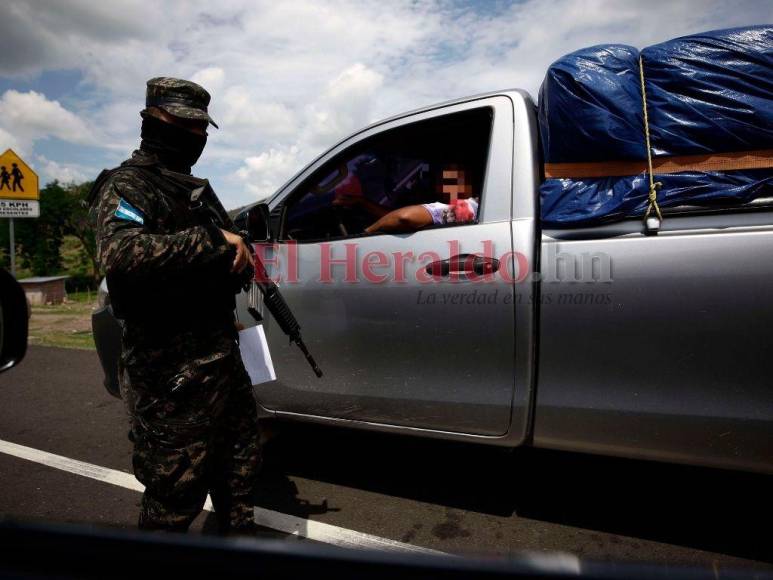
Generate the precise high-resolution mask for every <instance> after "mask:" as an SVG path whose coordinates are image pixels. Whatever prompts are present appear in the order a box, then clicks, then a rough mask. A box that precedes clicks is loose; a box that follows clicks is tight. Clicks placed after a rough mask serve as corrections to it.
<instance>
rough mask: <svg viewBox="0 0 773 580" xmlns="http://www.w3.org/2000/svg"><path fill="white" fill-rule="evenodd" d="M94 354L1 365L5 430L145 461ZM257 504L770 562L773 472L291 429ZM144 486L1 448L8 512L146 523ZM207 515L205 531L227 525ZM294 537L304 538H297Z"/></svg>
mask: <svg viewBox="0 0 773 580" xmlns="http://www.w3.org/2000/svg"><path fill="white" fill-rule="evenodd" d="M101 378H102V377H101V369H100V367H99V361H98V359H97V356H96V354H95V353H93V352H90V351H77V350H64V349H56V348H44V347H31V348H30V350H29V352H28V355H27V358H26V359H25V361H24V362H23V363H22V365H21V366H19V367H17V368H15V369H13V370H11V371H10V372H7V373H5V374H3V375H0V439H2V440H4V441H10V442H13V443H17V444H20V445H25V446H28V447H32V448H35V449H40V450H43V451H47V452H51V453H56V454H59V455H63V456H66V457H69V458H72V459H77V460H81V461H85V462H88V463H91V464H95V465H99V466H102V467H108V468H112V469H115V470H121V471H124V472H129V471H130V466H131V444H130V443H129V441H128V440H127V438H126V431H127V423H126V419H125V416H124V412H123V407H122V404H121V402H120V401H118V400H117V399H114V398H112V397H110V396H109V395H108V394H107V392H106V391H105V390H104V389H103V387H102V386H101ZM272 427H273V428H272V430H273V431H274V432H275V433H276V435H275V437H273V438H272V439H271V440H270V442H269V443H268V444H267V445H266V452H265V456H266V462H265V467H264V470H263V476H262V485H261V487H260V489H259V490H258V492H257V493H256V499H255V501H256V505H259V506H261V507H264V508H268V509H271V510H275V511H278V512H282V513H285V514H291V515H294V516H298V517H302V518H307V519H309V520H314V521H320V522H324V523H328V524H333V525H335V526H340V527H342V528H346V529H348V530H354V531H357V532H362V533H367V534H371V535H375V536H379V537H382V538H387V539H392V540H397V541H400V542H404V543H409V544H413V545H417V546H423V547H427V548H432V549H436V550H442V551H445V552H452V553H462V554H475V555H488V554H496V555H503V554H511V553H513V552H520V551H538V552H543V551H560V552H566V553H570V554H574V555H577V556H579V557H580V558H583V559H589V560H618V561H648V562H654V563H666V562H668V563H672V564H680V565H702V566H704V565H708V566H714V567H718V568H723V567H744V568H745V567H754V568H768V569H769V568H770V567H771V563H773V536H771V534H770V533H769V525H770V521H771V520H772V517H771V516H773V502H771V501H770V490H771V483H772V482H773V478H771V477H768V476H761V475H752V474H743V473H733V472H723V471H718V470H709V469H701V468H694V467H682V466H671V465H662V464H657V463H650V462H639V461H628V460H619V459H607V458H600V457H592V456H582V455H574V454H565V453H556V452H544V451H529V450H527V451H519V452H515V453H512V452H505V451H502V450H498V449H488V448H484V447H478V446H467V445H460V444H456V443H454V444H450V443H443V442H437V441H422V440H417V439H413V438H407V437H395V436H384V435H376V434H363V433H359V432H354V431H348V430H343V429H329V428H328V429H326V428H320V427H310V426H298V425H285V424H276V425H273V426H272ZM139 498H140V495H139V493H137V492H135V491H131V490H128V489H123V488H120V487H116V486H113V485H110V484H107V483H103V482H99V481H94V480H90V479H87V478H85V477H82V476H79V475H74V474H70V473H66V472H63V471H58V470H56V469H54V468H52V467H48V466H45V465H40V464H37V463H33V462H30V461H27V460H24V459H18V458H16V457H11V456H8V455H6V454H3V453H0V514H2V515H8V516H12V517H17V518H25V519H33V520H49V521H56V522H78V523H89V524H98V525H105V526H114V527H132V526H134V523H135V521H136V516H137V511H138V505H139ZM213 528H214V522H213V516H212V515H211V514H209V515H207V514H202V516H200V518H199V519H198V520H197V521H196V523H195V524H194V531H195V532H196V533H211V532H212V530H213ZM287 539H288V541H295V540H291V538H290V537H287Z"/></svg>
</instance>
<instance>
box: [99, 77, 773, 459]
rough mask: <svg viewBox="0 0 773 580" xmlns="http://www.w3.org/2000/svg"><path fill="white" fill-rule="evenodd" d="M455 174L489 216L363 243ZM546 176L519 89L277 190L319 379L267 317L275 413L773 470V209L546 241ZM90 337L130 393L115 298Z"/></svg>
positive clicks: (372, 144) (261, 391)
mask: <svg viewBox="0 0 773 580" xmlns="http://www.w3.org/2000/svg"><path fill="white" fill-rule="evenodd" d="M447 167H455V168H456V169H457V170H461V171H464V172H465V173H466V174H467V175H468V176H469V179H470V180H471V184H472V192H473V195H474V196H475V199H476V200H477V201H479V210H478V212H477V215H476V217H475V219H474V220H472V221H460V222H459V223H453V222H452V223H448V224H445V225H442V226H438V227H426V228H423V229H420V230H418V231H414V232H410V233H399V234H394V233H391V234H366V233H365V232H364V230H365V228H366V227H367V225H368V224H369V223H371V222H373V221H374V219H375V217H374V210H373V206H374V205H377V206H381V207H383V208H385V209H384V211H387V210H391V209H394V208H400V207H404V206H406V205H409V204H418V203H431V202H433V201H438V199H437V198H438V195H439V193H438V191H439V189H440V186H439V185H438V183H442V179H443V176H444V172H445V171H446V169H445V168H447ZM540 181H541V160H540V154H539V146H538V130H537V119H536V112H535V106H534V103H533V102H532V100H531V98H530V97H529V95H528V94H527V93H525V92H522V91H517V90H513V91H503V92H497V93H491V94H484V95H478V96H474V97H469V98H465V99H460V100H456V101H452V102H448V103H443V104H440V105H437V106H432V107H427V108H424V109H420V110H417V111H413V112H410V113H406V114H403V115H399V116H397V117H393V118H390V119H387V120H385V121H382V122H379V123H376V124H374V125H371V126H369V127H367V128H365V129H363V130H362V131H359V132H357V133H355V134H354V135H352V136H350V137H348V138H347V139H344V140H343V141H341V142H340V143H338V144H337V145H336V146H335V147H333V148H332V149H330V150H329V151H327V152H326V153H324V154H323V155H321V156H320V157H319V158H318V159H316V160H315V161H314V162H313V163H311V164H310V165H309V166H307V167H306V168H305V169H303V170H302V171H301V172H300V173H298V174H297V175H296V176H295V177H293V178H292V179H291V180H290V181H289V182H287V183H286V184H285V185H284V186H283V187H281V188H280V189H279V191H278V192H277V193H276V194H275V195H274V196H273V197H271V198H270V199H269V200H268V202H267V207H265V206H264V207H263V208H262V215H265V212H266V209H267V210H268V211H269V212H270V227H271V232H272V234H271V238H272V239H271V242H272V244H268V245H263V246H261V248H262V249H263V257H264V259H265V261H266V264H267V266H268V267H269V269H270V271H271V273H272V275H274V276H275V278H276V279H278V280H279V285H280V288H281V291H282V293H283V294H284V297H285V298H286V300H287V302H288V303H289V305H290V306H291V308H292V309H293V311H294V313H295V315H296V317H297V319H298V320H299V321H300V323H301V325H302V327H303V334H304V339H305V340H306V342H307V344H308V346H309V349H310V351H311V352H312V353H313V354H314V356H315V358H316V359H317V361H318V362H319V365H320V366H321V367H322V369H323V370H324V372H325V374H324V377H323V378H321V379H318V378H317V377H315V376H314V374H313V373H312V372H311V370H310V369H309V368H308V367H307V366H306V363H305V361H304V360H303V358H302V356H301V354H300V352H299V351H298V350H297V349H296V348H295V347H294V346H292V345H288V344H287V340H286V337H285V335H284V334H283V333H282V332H281V331H280V330H279V328H278V327H277V326H276V324H275V322H274V321H273V320H272V319H271V318H270V316H268V315H266V319H265V321H264V323H263V325H264V328H265V331H266V334H267V337H268V341H269V345H270V350H271V355H272V357H273V362H274V365H275V368H276V375H277V380H275V381H271V382H268V383H264V384H260V385H257V386H256V388H255V392H256V395H257V398H258V401H259V404H260V406H261V407H262V409H263V411H264V412H265V414H266V415H271V416H275V417H281V418H285V419H293V420H298V421H313V422H317V423H324V424H330V425H342V426H347V427H353V428H359V429H371V430H379V431H385V432H392V433H401V434H410V435H416V436H422V437H435V438H441V439H450V440H458V441H467V442H476V443H481V444H488V445H499V446H507V447H514V446H520V445H532V446H535V447H545V448H555V449H563V450H571V451H579V452H589V453H599V454H609V455H618V456H625V457H635V458H647V459H655V460H662V461H672V462H679V463H693V464H702V465H711V466H717V467H723V468H733V469H742V470H751V471H766V472H773V383H772V382H771V381H772V380H773V352H771V346H770V343H769V342H768V341H769V336H770V335H771V334H772V333H773V307H772V306H771V304H770V302H771V296H773V260H771V256H773V207H772V206H771V205H766V204H765V203H764V202H761V203H757V204H753V205H752V206H748V205H747V206H744V207H735V208H734V207H728V208H725V209H714V210H706V209H698V208H691V207H683V208H677V209H672V210H669V212H667V213H666V214H665V219H664V221H663V224H662V226H661V229H660V232H659V233H658V234H657V235H646V234H645V231H644V228H643V225H642V222H641V219H638V218H637V219H630V220H622V221H618V222H616V223H613V224H606V225H600V226H595V227H585V228H573V229H566V228H564V229H546V228H543V227H542V226H541V224H540V219H539V215H540V210H539V196H538V187H539V184H540ZM356 195H362V196H365V197H366V198H367V199H368V200H369V202H368V203H367V204H357V205H355V204H348V205H346V204H344V205H342V204H340V203H335V202H334V200H336V199H340V198H341V197H342V196H343V197H349V198H351V197H352V196H356ZM433 196H435V197H434V198H433ZM446 201H447V200H446ZM366 209H368V211H365V210H366ZM377 209H378V208H377ZM247 215H250V210H247V211H246V212H244V215H243V216H242V217H244V216H247ZM107 302H109V299H108V300H107ZM237 314H238V316H239V318H240V320H241V321H242V322H249V321H250V317H249V315H248V314H247V313H246V299H245V297H244V296H242V297H240V300H239V307H238V311H237ZM94 330H95V338H96V341H97V346H98V350H99V354H100V357H101V360H102V363H103V366H104V368H105V371H106V375H107V381H106V384H107V385H108V387H109V388H110V389H111V392H113V393H116V392H117V390H116V388H115V360H116V357H117V353H118V349H119V345H118V340H119V339H118V335H117V330H118V326H117V323H116V322H115V320H114V319H113V318H112V315H111V314H110V310H109V306H106V307H105V308H102V309H100V310H99V311H97V312H96V313H95V315H94Z"/></svg>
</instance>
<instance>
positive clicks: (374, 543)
mask: <svg viewBox="0 0 773 580" xmlns="http://www.w3.org/2000/svg"><path fill="white" fill-rule="evenodd" d="M0 453H5V454H7V455H12V456H13V457H18V458H20V459H26V460H28V461H32V462H34V463H39V464H41V465H46V466H48V467H53V468H54V469H59V470H61V471H66V472H68V473H74V474H75V475H80V476H83V477H87V478H89V479H95V480H97V481H101V482H104V483H109V484H111V485H115V486H118V487H123V488H125V489H131V490H133V491H139V492H142V491H143V490H144V489H145V487H144V486H143V485H142V484H141V483H140V482H139V481H137V479H135V477H134V476H133V475H132V474H130V473H125V472H123V471H118V470H116V469H109V468H107V467H101V466H99V465H93V464H91V463H86V462H85V461H78V460H77V459H70V458H69V457H64V456H62V455H56V454H54V453H48V452H47V451H41V450H40V449H34V448H32V447H26V446H24V445H18V444H16V443H11V442H10V441H3V440H2V439H0ZM204 509H206V510H209V511H212V503H211V501H210V500H209V498H207V503H206V504H205V506H204ZM255 521H256V522H257V523H258V524H259V525H261V526H265V527H267V528H271V529H273V530H278V531H280V532H284V533H286V534H293V535H297V536H301V537H304V538H308V539H310V540H315V541H317V542H324V543H327V544H334V545H336V546H342V547H345V548H360V549H362V548H367V549H373V550H386V551H392V552H420V553H424V554H443V553H444V552H440V551H438V550H432V549H430V548H422V547H421V546H414V545H412V544H406V543H404V542H398V541H396V540H389V539H387V538H380V537H379V536H372V535H370V534H363V533H362V532H355V531H354V530H349V529H346V528H341V527H338V526H333V525H331V524H325V523H323V522H316V521H313V520H307V519H304V518H299V517H296V516H291V515H289V514H283V513H280V512H275V511H273V510H269V509H265V508H261V507H256V508H255Z"/></svg>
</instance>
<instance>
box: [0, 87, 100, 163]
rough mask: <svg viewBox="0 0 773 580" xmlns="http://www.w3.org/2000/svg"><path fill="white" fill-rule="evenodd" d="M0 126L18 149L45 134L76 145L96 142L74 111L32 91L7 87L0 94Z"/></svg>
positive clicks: (27, 148) (22, 148)
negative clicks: (7, 88) (22, 91)
mask: <svg viewBox="0 0 773 580" xmlns="http://www.w3.org/2000/svg"><path fill="white" fill-rule="evenodd" d="M0 129H2V130H3V131H4V132H5V133H6V134H9V135H12V136H13V139H14V140H15V141H16V143H17V146H18V147H19V148H20V149H21V150H22V151H25V152H26V151H29V150H30V149H31V148H32V144H33V143H34V142H35V141H36V140H38V139H43V138H46V137H58V138H59V139H62V140H63V141H68V142H70V143H76V144H80V145H90V144H94V143H96V140H95V137H94V134H93V132H92V130H90V129H89V127H88V126H87V125H86V123H85V122H84V121H83V120H82V119H81V118H80V117H78V116H77V115H76V114H74V113H72V112H71V111H68V110H67V109H65V108H64V107H63V106H62V105H61V104H60V103H59V102H58V101H49V100H48V99H47V98H46V97H45V96H44V95H42V94H40V93H37V92H35V91H29V92H26V93H20V92H19V91H15V90H13V89H11V90H7V91H6V92H5V93H3V96H2V97H0Z"/></svg>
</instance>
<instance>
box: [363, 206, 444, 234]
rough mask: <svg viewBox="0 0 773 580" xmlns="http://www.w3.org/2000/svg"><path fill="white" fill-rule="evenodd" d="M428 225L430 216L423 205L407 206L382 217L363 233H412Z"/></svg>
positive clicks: (430, 221)
mask: <svg viewBox="0 0 773 580" xmlns="http://www.w3.org/2000/svg"><path fill="white" fill-rule="evenodd" d="M429 225H432V215H431V214H430V213H429V211H428V210H427V209H426V208H425V207H424V206H423V205H408V206H405V207H401V208H400V209H396V210H394V211H390V212H389V213H387V214H386V215H384V216H382V217H381V218H379V219H378V220H377V221H376V222H375V223H373V224H371V225H369V226H368V227H367V228H365V233H366V234H372V233H374V232H413V231H416V230H418V229H421V228H423V227H426V226H429Z"/></svg>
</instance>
